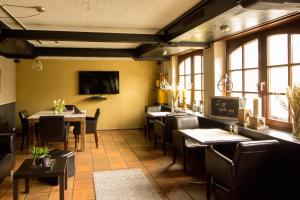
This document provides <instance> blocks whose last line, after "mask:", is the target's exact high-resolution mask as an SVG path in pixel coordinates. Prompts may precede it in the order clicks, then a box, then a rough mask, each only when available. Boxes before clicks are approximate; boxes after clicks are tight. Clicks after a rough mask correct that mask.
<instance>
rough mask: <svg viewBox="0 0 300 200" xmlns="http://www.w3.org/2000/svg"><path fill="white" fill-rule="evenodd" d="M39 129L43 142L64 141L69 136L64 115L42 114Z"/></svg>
mask: <svg viewBox="0 0 300 200" xmlns="http://www.w3.org/2000/svg"><path fill="white" fill-rule="evenodd" d="M39 130H40V131H39V133H40V137H41V139H42V141H43V142H63V141H66V140H67V137H68V134H66V131H65V121H64V116H41V117H40V119H39Z"/></svg>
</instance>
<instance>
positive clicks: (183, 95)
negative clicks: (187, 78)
mask: <svg viewBox="0 0 300 200" xmlns="http://www.w3.org/2000/svg"><path fill="white" fill-rule="evenodd" d="M182 97H183V98H185V97H186V96H185V89H183V90H182Z"/></svg>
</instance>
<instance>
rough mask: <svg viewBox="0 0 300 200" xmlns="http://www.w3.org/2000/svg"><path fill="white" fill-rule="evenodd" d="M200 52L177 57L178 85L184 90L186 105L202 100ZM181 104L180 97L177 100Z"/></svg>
mask: <svg viewBox="0 0 300 200" xmlns="http://www.w3.org/2000/svg"><path fill="white" fill-rule="evenodd" d="M202 62H203V61H202V54H201V52H199V51H197V52H193V53H190V54H187V55H183V56H180V57H179V67H178V85H179V87H180V88H183V89H185V90H186V103H187V105H188V106H191V105H192V103H193V102H194V101H196V102H197V104H199V102H200V100H203V64H202ZM179 103H182V97H181V98H180V100H179Z"/></svg>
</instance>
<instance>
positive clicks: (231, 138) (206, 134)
mask: <svg viewBox="0 0 300 200" xmlns="http://www.w3.org/2000/svg"><path fill="white" fill-rule="evenodd" d="M178 131H179V132H181V133H182V134H183V136H184V137H185V138H190V139H192V140H194V141H196V142H198V143H199V144H203V145H217V144H229V143H236V142H246V141H251V140H252V139H251V138H248V137H245V136H242V135H238V134H233V133H230V132H229V131H226V130H223V129H219V128H197V129H181V130H178Z"/></svg>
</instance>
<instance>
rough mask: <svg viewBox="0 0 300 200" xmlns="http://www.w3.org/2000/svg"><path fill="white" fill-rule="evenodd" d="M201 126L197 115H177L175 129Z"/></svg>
mask: <svg viewBox="0 0 300 200" xmlns="http://www.w3.org/2000/svg"><path fill="white" fill-rule="evenodd" d="M194 128H199V121H198V117H197V116H193V115H180V116H175V129H177V130H180V129H194Z"/></svg>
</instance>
